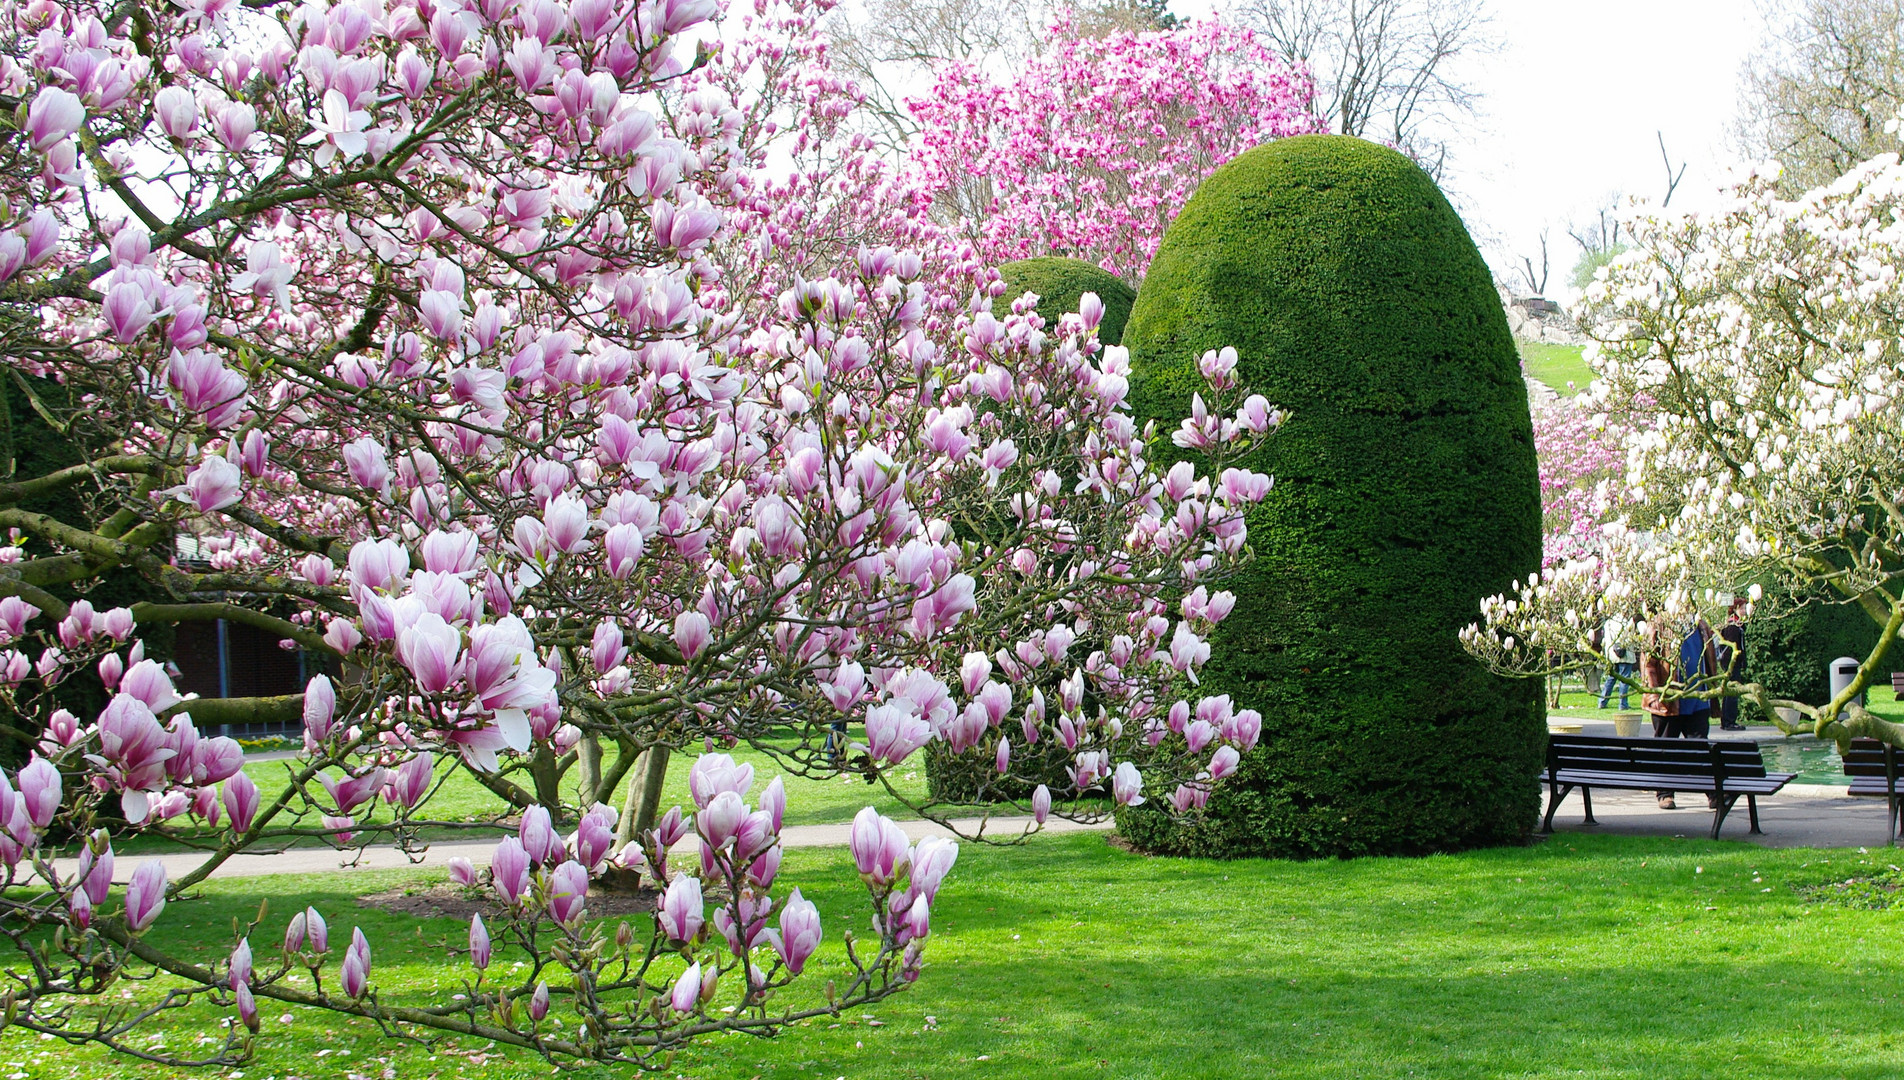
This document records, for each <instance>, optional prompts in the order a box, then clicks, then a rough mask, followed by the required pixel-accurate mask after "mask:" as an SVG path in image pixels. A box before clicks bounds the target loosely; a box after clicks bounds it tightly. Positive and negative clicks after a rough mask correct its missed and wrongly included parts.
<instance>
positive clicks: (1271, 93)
mask: <svg viewBox="0 0 1904 1080" xmlns="http://www.w3.org/2000/svg"><path fill="white" fill-rule="evenodd" d="M1313 90H1314V88H1313V86H1312V84H1311V83H1310V80H1309V76H1308V74H1307V73H1306V72H1304V71H1303V70H1302V69H1301V68H1300V67H1297V66H1295V65H1292V64H1290V63H1289V62H1287V61H1285V60H1283V59H1282V58H1281V57H1278V56H1277V55H1275V54H1274V53H1272V52H1270V51H1269V50H1268V49H1267V48H1266V47H1265V46H1264V45H1263V43H1261V42H1260V41H1258V40H1257V39H1256V37H1255V36H1254V35H1253V34H1251V33H1250V32H1249V31H1247V30H1242V29H1238V28H1236V27H1231V26H1226V25H1224V24H1222V23H1220V22H1215V21H1212V22H1204V23H1198V24H1196V25H1194V26H1192V27H1190V28H1188V29H1184V30H1173V31H1167V32H1147V33H1130V32H1118V33H1113V34H1110V35H1107V36H1105V37H1102V38H1094V37H1085V36H1081V35H1078V34H1076V33H1074V32H1072V31H1071V29H1070V27H1069V26H1068V25H1066V24H1063V23H1060V24H1058V25H1057V26H1054V27H1053V28H1052V30H1051V32H1050V35H1049V40H1048V42H1047V47H1046V50H1045V51H1044V52H1043V53H1042V54H1041V55H1040V56H1038V57H1037V58H1036V59H1034V60H1033V61H1031V62H1030V63H1029V64H1028V65H1027V66H1026V67H1025V68H1024V69H1023V70H1022V71H1020V72H1018V73H1017V75H1016V76H1015V77H1014V78H1012V79H1011V80H1010V81H1008V82H1002V83H1001V82H996V81H994V80H993V79H991V78H990V77H988V76H987V75H986V74H984V73H983V72H980V71H978V70H977V69H975V68H972V67H969V66H964V65H956V64H955V65H951V66H949V67H947V68H945V69H944V70H943V71H942V72H941V73H940V75H939V78H938V81H937V83H936V84H935V85H934V86H933V87H932V89H931V90H930V91H929V92H928V93H927V94H926V95H925V97H923V98H921V99H919V100H915V101H913V102H911V103H910V104H911V107H912V110H913V112H914V115H915V116H917V117H918V119H919V122H920V124H921V126H922V129H923V130H922V131H921V133H920V136H919V144H918V146H917V147H915V149H914V151H913V153H912V156H911V168H912V175H911V177H910V178H909V179H910V182H911V185H912V187H913V189H914V198H915V200H916V204H917V206H918V208H919V209H920V210H921V211H922V212H925V211H928V210H930V211H933V212H935V213H936V214H937V215H938V216H939V217H941V218H942V219H947V220H951V221H956V222H957V223H958V225H959V227H960V228H961V229H962V230H964V231H965V232H966V233H967V234H968V235H969V238H970V239H971V240H972V241H973V242H974V243H975V244H976V245H977V247H978V251H979V254H980V255H981V256H983V257H984V258H985V259H986V260H987V261H990V262H994V263H996V262H1003V261H1006V260H1009V259H1020V258H1025V257H1027V256H1032V255H1069V256H1075V257H1077V258H1082V259H1087V260H1090V261H1092V262H1095V263H1097V264H1098V265H1100V266H1102V267H1104V268H1105V269H1106V270H1109V271H1111V272H1112V273H1114V274H1118V275H1119V276H1122V277H1125V278H1128V279H1130V280H1132V281H1136V280H1138V279H1141V278H1142V276H1143V273H1144V270H1145V269H1146V268H1147V267H1148V266H1149V265H1150V259H1151V256H1152V255H1154V254H1156V251H1157V244H1158V243H1159V242H1160V241H1161V240H1162V239H1163V235H1164V229H1165V228H1167V227H1168V226H1169V224H1170V222H1171V221H1172V220H1173V219H1175V217H1176V216H1177V212H1178V211H1179V210H1181V209H1182V208H1183V205H1184V203H1185V202H1187V201H1188V200H1189V198H1190V193H1191V192H1193V191H1195V190H1196V187H1197V185H1198V184H1199V183H1201V182H1202V180H1203V178H1204V177H1205V176H1208V175H1209V174H1210V172H1211V171H1212V170H1214V169H1215V168H1216V167H1217V166H1219V165H1221V164H1223V163H1224V162H1226V161H1228V160H1229V159H1230V158H1232V157H1235V156H1236V155H1237V154H1239V153H1242V152H1243V151H1244V150H1247V149H1249V148H1250V147H1252V146H1255V145H1257V144H1258V143H1261V142H1263V141H1265V140H1268V139H1275V138H1281V137H1283V136H1287V135H1301V134H1306V133H1312V132H1318V131H1321V130H1323V128H1322V126H1321V124H1320V122H1319V121H1317V119H1316V118H1315V117H1314V116H1312V115H1311V114H1310V112H1309V104H1310V96H1311V94H1312V93H1313Z"/></svg>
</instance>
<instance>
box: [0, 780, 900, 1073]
mask: <svg viewBox="0 0 1904 1080" xmlns="http://www.w3.org/2000/svg"><path fill="white" fill-rule="evenodd" d="M726 753H728V754H729V755H730V756H732V757H733V758H734V759H735V760H737V761H743V762H747V763H750V764H752V765H753V767H754V786H753V788H752V790H751V791H750V792H749V801H750V802H755V803H758V802H759V797H760V793H761V792H762V791H765V790H766V788H767V785H768V784H769V783H771V782H772V780H773V778H774V777H775V776H780V777H781V778H782V779H783V781H784V783H785V784H786V788H787V816H786V822H787V824H789V825H824V824H832V823H836V822H842V821H851V820H852V819H853V815H854V814H856V813H858V812H859V810H860V808H861V807H863V806H873V807H876V808H878V810H879V812H880V813H882V814H885V815H887V816H888V817H893V818H912V817H917V816H918V815H916V814H914V813H913V812H912V810H911V809H909V808H908V807H907V806H906V804H905V803H903V802H901V801H900V800H899V799H897V798H894V797H893V796H892V795H891V794H889V793H888V792H887V791H886V789H885V788H884V787H883V786H880V785H878V784H868V783H867V782H866V781H865V780H864V779H863V778H860V777H856V776H847V777H833V778H831V779H808V778H806V777H801V776H795V775H792V774H791V773H788V772H787V771H786V770H785V769H783V768H782V767H781V766H780V764H779V763H778V762H776V761H774V760H773V759H772V758H771V757H769V756H768V755H767V754H765V753H762V752H761V751H758V750H755V749H753V748H752V747H748V746H739V747H735V748H734V749H732V750H729V751H726ZM609 756H610V760H611V761H612V759H613V751H612V750H611V751H610V752H609ZM695 756H698V755H680V754H677V755H675V757H674V759H673V760H672V761H671V762H670V763H669V767H668V782H667V787H666V789H665V794H664V797H663V798H662V801H661V808H662V810H663V811H666V809H667V808H668V807H670V806H673V805H675V804H676V803H679V804H680V805H682V806H683V807H687V808H690V809H691V808H692V802H691V800H690V798H689V795H688V770H689V768H691V767H692V766H693V764H694V757H695ZM296 764H297V763H296V762H294V761H288V760H282V759H280V760H272V761H251V762H248V763H247V764H246V765H245V772H246V773H247V774H248V775H249V776H250V777H251V778H252V780H253V781H255V782H256V783H257V784H258V787H259V789H260V790H261V791H262V792H263V793H264V795H265V797H266V798H267V799H270V798H273V797H275V796H276V795H277V793H278V792H279V791H280V790H282V788H283V785H284V783H285V781H286V778H287V776H288V775H289V774H288V772H287V768H288V767H290V766H294V765H296ZM438 768H439V775H442V774H448V780H447V781H445V782H444V783H443V786H442V788H441V789H439V790H438V791H437V793H436V794H435V795H434V796H433V797H432V798H431V800H430V801H429V802H428V803H426V804H425V805H424V808H423V810H422V816H424V817H427V818H429V819H430V820H432V821H445V822H486V821H489V820H491V819H493V818H494V817H495V816H496V814H497V813H498V812H500V811H501V810H502V808H503V801H502V799H501V798H499V797H498V796H497V795H496V794H495V793H494V792H492V791H490V790H489V789H487V788H485V787H483V786H482V785H481V784H478V783H477V782H476V780H475V779H474V778H473V777H471V776H470V775H469V773H468V772H467V771H465V770H463V769H461V768H457V767H455V766H454V765H452V764H450V763H448V762H444V763H441V764H439V766H438ZM571 775H573V774H571ZM891 779H892V782H893V786H894V787H895V788H897V789H898V790H899V791H900V792H901V793H902V794H904V795H905V796H907V797H908V798H910V799H912V800H913V801H915V802H923V801H924V800H925V798H926V775H925V761H924V755H920V756H919V757H918V758H916V759H915V760H914V761H913V763H912V764H909V765H907V766H906V767H905V768H903V769H900V770H898V771H896V772H895V773H893V774H892V777H891ZM520 782H524V783H526V782H527V781H526V779H523V780H521V781H520ZM312 791H313V793H314V794H317V795H319V796H320V797H321V796H322V794H323V793H322V790H321V788H319V787H317V786H316V785H313V787H312ZM627 793H628V782H627V781H623V783H622V785H621V787H620V789H619V790H618V791H617V793H616V797H615V807H616V809H617V810H619V809H620V808H621V806H622V802H623V800H624V799H625V798H626V796H627ZM568 797H569V798H570V799H574V797H575V792H574V791H573V790H570V791H569V792H568ZM389 818H390V814H389V808H388V807H387V806H385V805H384V804H382V803H381V802H380V803H378V808H377V811H376V815H375V819H376V820H379V821H388V820H389ZM496 832H498V830H496V829H494V828H485V829H480V830H474V831H472V830H470V829H466V828H456V829H452V828H442V829H427V830H425V836H426V838H430V839H442V838H453V837H456V836H463V837H467V836H471V835H482V834H485V833H496ZM213 835H214V838H215V837H216V836H217V835H218V834H217V833H216V832H214V834H213ZM302 843H303V844H307V845H317V844H321V843H322V841H321V840H319V839H316V838H310V839H307V840H304V841H302ZM176 846H177V845H176V844H175V843H174V842H172V841H170V840H163V839H160V838H156V837H152V838H134V839H131V840H129V841H128V842H126V843H123V844H121V845H120V850H122V851H129V852H144V851H160V850H173V849H175V848H176ZM3 1076H4V1074H3V1073H0V1077H3Z"/></svg>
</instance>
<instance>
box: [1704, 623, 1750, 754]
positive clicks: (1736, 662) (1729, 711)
mask: <svg viewBox="0 0 1904 1080" xmlns="http://www.w3.org/2000/svg"><path fill="white" fill-rule="evenodd" d="M1744 607H1745V601H1743V600H1734V601H1733V602H1732V610H1731V611H1728V612H1726V621H1725V625H1723V626H1721V627H1719V639H1718V640H1717V641H1715V642H1713V643H1712V644H1713V652H1714V653H1715V654H1716V655H1717V657H1718V661H1719V668H1718V670H1719V673H1720V674H1722V675H1724V676H1725V677H1726V680H1727V681H1728V682H1735V683H1738V682H1744V681H1745V626H1744V624H1743V623H1742V622H1741V621H1740V617H1739V614H1740V611H1741V609H1743V608H1744ZM1719 730H1721V731H1744V730H1745V725H1744V724H1742V723H1740V722H1739V699H1738V697H1737V696H1736V695H1732V694H1728V695H1726V696H1725V697H1722V698H1720V699H1719Z"/></svg>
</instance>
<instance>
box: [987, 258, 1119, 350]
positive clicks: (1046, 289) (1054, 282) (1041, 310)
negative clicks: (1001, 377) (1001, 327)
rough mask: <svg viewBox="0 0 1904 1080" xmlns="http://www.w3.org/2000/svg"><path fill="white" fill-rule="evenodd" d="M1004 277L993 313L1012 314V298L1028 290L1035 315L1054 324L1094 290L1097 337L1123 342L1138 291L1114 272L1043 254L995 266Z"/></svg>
mask: <svg viewBox="0 0 1904 1080" xmlns="http://www.w3.org/2000/svg"><path fill="white" fill-rule="evenodd" d="M998 274H999V276H1000V277H1002V278H1004V279H1005V293H1004V295H1003V296H1000V297H999V298H998V299H996V300H994V301H992V314H993V316H995V317H997V318H1000V319H1002V318H1004V317H1005V316H1006V315H1008V314H1010V313H1011V306H1012V301H1013V300H1016V299H1018V298H1019V297H1021V296H1023V295H1025V294H1026V293H1028V292H1034V293H1037V294H1038V315H1039V316H1040V317H1041V318H1043V319H1044V321H1045V323H1046V325H1049V326H1056V325H1057V322H1058V317H1059V316H1060V315H1063V314H1065V313H1066V312H1070V311H1076V310H1077V309H1078V298H1079V297H1081V296H1083V295H1084V294H1085V293H1088V292H1094V293H1096V294H1097V298H1098V299H1099V300H1102V301H1104V321H1103V322H1101V323H1099V324H1098V330H1097V339H1098V341H1100V342H1102V343H1104V344H1106V345H1119V344H1122V343H1123V341H1124V324H1125V323H1126V322H1127V321H1128V320H1129V319H1130V313H1131V305H1132V304H1133V303H1135V302H1136V300H1137V290H1135V289H1133V288H1131V287H1130V286H1129V285H1126V284H1124V282H1123V281H1121V280H1119V279H1118V277H1117V275H1115V274H1113V273H1111V272H1110V271H1109V270H1106V269H1104V268H1103V267H1101V266H1098V265H1097V264H1096V263H1088V262H1085V261H1084V260H1083V259H1065V258H1060V257H1058V256H1055V255H1042V256H1039V257H1038V258H1035V259H1019V260H1018V261H1017V262H1008V263H1006V264H1005V265H1003V266H1000V267H999V268H998Z"/></svg>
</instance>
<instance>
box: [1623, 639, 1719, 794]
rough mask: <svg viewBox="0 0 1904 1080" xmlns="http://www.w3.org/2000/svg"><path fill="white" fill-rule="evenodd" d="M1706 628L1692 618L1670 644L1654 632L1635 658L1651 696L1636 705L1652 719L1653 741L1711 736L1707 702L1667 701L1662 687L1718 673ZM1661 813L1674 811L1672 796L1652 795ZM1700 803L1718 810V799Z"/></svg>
mask: <svg viewBox="0 0 1904 1080" xmlns="http://www.w3.org/2000/svg"><path fill="white" fill-rule="evenodd" d="M1712 636H1713V635H1712V628H1711V627H1709V626H1707V625H1706V623H1705V620H1703V619H1694V620H1693V621H1692V622H1691V623H1690V624H1689V625H1688V626H1687V628H1686V636H1685V637H1684V638H1683V639H1680V640H1678V641H1677V642H1675V641H1674V640H1673V639H1672V638H1670V637H1668V636H1667V635H1666V634H1665V632H1664V631H1663V630H1660V629H1655V630H1654V632H1653V635H1652V637H1651V639H1650V640H1649V641H1648V643H1647V647H1646V652H1645V655H1643V656H1642V657H1641V658H1640V674H1641V677H1642V680H1643V681H1644V683H1645V684H1646V687H1647V688H1648V689H1649V690H1651V691H1652V692H1651V693H1645V694H1642V696H1641V698H1640V704H1641V706H1642V707H1643V708H1645V710H1646V711H1647V712H1649V713H1651V714H1652V716H1653V737H1654V738H1656V739H1703V738H1705V737H1706V736H1708V735H1710V734H1711V733H1712V701H1711V700H1710V699H1708V698H1703V697H1682V698H1669V697H1667V696H1666V694H1665V693H1663V692H1662V691H1664V690H1665V689H1666V688H1667V687H1668V684H1670V683H1672V682H1675V681H1677V682H1679V683H1680V684H1681V685H1682V686H1683V685H1694V684H1696V683H1697V682H1698V681H1699V680H1701V679H1710V678H1711V677H1712V675H1713V674H1714V673H1715V672H1716V671H1717V670H1718V667H1719V660H1718V656H1717V654H1716V653H1715V651H1714V650H1713V647H1712ZM1654 794H1656V795H1657V796H1658V797H1659V808H1660V809H1661V810H1672V809H1674V808H1675V805H1676V804H1675V803H1674V802H1673V794H1674V793H1673V792H1671V791H1659V792H1655V793H1654ZM1706 804H1707V806H1708V807H1711V808H1713V809H1717V808H1718V799H1716V798H1715V797H1713V796H1711V795H1708V796H1706Z"/></svg>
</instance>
